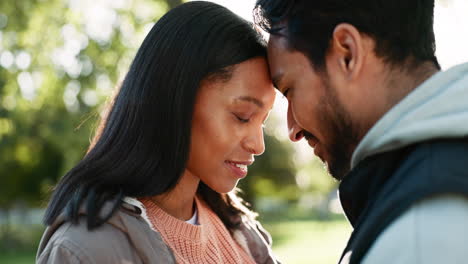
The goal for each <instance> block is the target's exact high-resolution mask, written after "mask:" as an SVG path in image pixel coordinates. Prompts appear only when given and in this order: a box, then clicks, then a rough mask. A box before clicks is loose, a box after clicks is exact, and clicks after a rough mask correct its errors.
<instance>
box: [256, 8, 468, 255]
mask: <svg viewBox="0 0 468 264" xmlns="http://www.w3.org/2000/svg"><path fill="white" fill-rule="evenodd" d="M433 12H434V0H328V1H325V0H322V1H311V0H296V1H294V0H259V1H258V2H257V4H256V8H255V12H254V15H255V22H256V23H257V24H258V25H260V26H261V27H262V28H264V29H265V30H267V31H268V32H269V33H270V40H269V43H268V56H269V64H270V72H271V76H272V80H273V81H274V83H275V86H276V87H277V89H279V90H280V91H281V92H282V93H283V94H284V95H285V96H286V97H287V99H288V102H289V106H288V127H289V134H290V138H291V140H292V141H298V140H300V139H302V138H305V139H306V140H307V141H308V143H309V145H310V146H311V147H313V148H314V151H315V154H316V155H317V156H318V157H320V158H321V159H322V160H323V161H324V162H326V164H327V167H328V169H329V172H330V174H331V175H332V176H333V177H335V178H336V179H338V180H340V181H341V182H340V187H339V191H340V200H341V203H342V206H343V209H344V211H345V213H346V216H347V217H348V220H349V221H350V223H351V224H352V226H353V227H354V231H353V233H352V235H351V237H350V239H349V241H348V245H347V247H346V248H345V250H344V252H343V255H342V257H341V260H340V263H379V264H381V263H426V264H427V263H466V262H467V261H468V250H467V249H468V248H467V246H466V245H468V225H467V224H466V222H467V219H468V137H467V136H468V64H464V65H460V66H457V67H454V68H452V69H449V70H448V71H445V72H440V66H439V64H438V62H437V58H436V57H435V55H434V53H435V41H434V32H433Z"/></svg>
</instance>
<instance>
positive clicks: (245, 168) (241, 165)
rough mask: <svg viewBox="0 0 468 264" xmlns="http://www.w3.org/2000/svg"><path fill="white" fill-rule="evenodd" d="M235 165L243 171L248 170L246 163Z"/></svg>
mask: <svg viewBox="0 0 468 264" xmlns="http://www.w3.org/2000/svg"><path fill="white" fill-rule="evenodd" d="M235 165H236V167H238V168H240V169H241V170H243V171H246V170H247V165H244V164H235Z"/></svg>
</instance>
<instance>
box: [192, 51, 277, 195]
mask: <svg viewBox="0 0 468 264" xmlns="http://www.w3.org/2000/svg"><path fill="white" fill-rule="evenodd" d="M274 100H275V89H274V88H273V85H272V82H271V80H270V76H269V73H268V66H267V62H266V60H265V59H264V58H260V57H259V58H254V59H250V60H247V61H244V62H242V63H240V64H238V65H236V66H235V67H234V69H233V72H232V77H231V78H230V79H229V80H228V81H225V80H224V81H223V80H211V81H210V80H209V79H208V80H206V81H203V82H202V84H201V87H200V90H199V92H198V95H197V99H196V102H195V109H194V115H193V121H192V135H191V147H190V154H189V160H188V164H187V169H186V173H190V174H193V175H194V176H196V177H198V178H200V180H201V181H202V182H204V183H205V184H206V185H208V186H209V187H210V188H211V189H213V190H215V191H217V192H220V193H226V192H229V191H231V190H232V189H233V188H234V187H235V186H236V184H237V182H238V181H239V180H240V179H242V178H244V177H245V176H246V175H247V170H248V169H247V168H248V166H249V165H251V164H252V163H253V162H254V156H256V155H260V154H262V153H263V151H264V150H265V144H264V141H263V124H264V122H265V120H266V119H267V117H268V114H269V112H270V110H271V108H272V106H273V103H274Z"/></svg>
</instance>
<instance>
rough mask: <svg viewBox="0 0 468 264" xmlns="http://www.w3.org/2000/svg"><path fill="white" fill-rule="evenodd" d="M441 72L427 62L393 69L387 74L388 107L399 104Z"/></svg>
mask: <svg viewBox="0 0 468 264" xmlns="http://www.w3.org/2000/svg"><path fill="white" fill-rule="evenodd" d="M438 71H439V69H437V67H436V66H435V65H434V64H433V63H432V62H425V63H422V64H419V65H415V66H414V67H410V66H406V67H397V66H395V67H393V68H392V69H391V70H389V71H388V73H387V81H386V85H385V86H386V87H384V90H385V91H387V95H388V96H387V98H388V100H387V107H388V109H390V108H391V107H393V106H394V105H396V104H398V103H399V102H400V101H401V100H402V99H403V98H405V97H406V96H407V95H408V94H409V93H411V92H412V91H413V90H414V89H416V88H417V87H419V86H420V85H421V84H422V83H424V82H425V81H426V80H427V79H429V78H430V77H432V76H433V75H434V74H436V73H437V72H438Z"/></svg>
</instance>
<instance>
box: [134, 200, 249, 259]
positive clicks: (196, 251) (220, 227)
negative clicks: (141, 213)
mask: <svg viewBox="0 0 468 264" xmlns="http://www.w3.org/2000/svg"><path fill="white" fill-rule="evenodd" d="M140 201H141V202H142V204H143V205H144V207H145V208H146V214H147V216H148V220H149V221H150V223H151V224H152V226H153V228H154V229H156V230H157V231H158V232H159V233H161V236H162V238H163V240H164V242H165V243H166V244H168V245H169V247H170V248H171V249H172V250H173V252H174V255H175V257H176V260H177V263H183V264H186V263H187V264H188V263H190V264H192V263H196V264H202V263H206V264H211V263H212V264H218V263H242V264H244V263H246V264H248V263H255V262H254V261H253V259H252V257H250V256H249V255H248V254H247V253H246V252H245V251H244V250H243V249H242V247H241V246H239V244H237V243H236V242H235V241H234V239H233V238H232V236H231V235H230V233H229V231H228V230H227V228H226V227H225V225H224V224H223V222H222V221H221V219H219V217H218V216H217V215H216V214H215V213H214V212H213V211H212V210H211V209H210V208H209V206H208V205H206V204H205V203H204V202H203V201H201V200H199V199H198V198H195V202H196V206H197V210H198V223H199V225H192V224H189V223H187V222H185V221H182V220H179V219H177V218H175V217H173V216H171V215H169V214H168V213H166V212H165V211H163V210H162V209H161V208H160V207H158V206H157V205H156V204H155V203H153V202H152V201H151V200H149V199H141V200H140Z"/></svg>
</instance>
